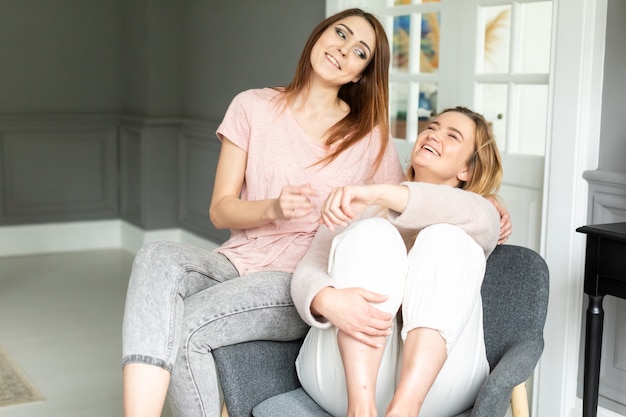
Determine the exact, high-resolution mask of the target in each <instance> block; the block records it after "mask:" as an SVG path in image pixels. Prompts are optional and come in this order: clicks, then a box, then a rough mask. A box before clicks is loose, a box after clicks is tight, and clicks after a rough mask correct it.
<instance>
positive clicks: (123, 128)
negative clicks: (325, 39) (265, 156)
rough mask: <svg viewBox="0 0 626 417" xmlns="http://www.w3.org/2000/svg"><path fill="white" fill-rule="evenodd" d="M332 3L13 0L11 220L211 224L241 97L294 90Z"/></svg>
mask: <svg viewBox="0 0 626 417" xmlns="http://www.w3.org/2000/svg"><path fill="white" fill-rule="evenodd" d="M324 9H325V4H324V2H323V1H321V0H317V1H311V0H297V1H296V0H267V1H262V2H260V1H256V0H229V1H217V0H188V1H182V2H181V1H179V0H55V1H53V2H52V1H49V0H21V1H19V2H16V1H12V0H0V10H2V13H0V37H1V39H3V42H2V43H0V66H1V71H0V74H1V76H0V225H8V224H28V223H41V222H59V221H74V220H98V219H109V218H118V217H119V218H122V219H125V220H127V221H129V222H131V223H133V224H136V225H138V226H140V227H142V228H144V229H159V228H169V227H183V228H186V229H188V230H191V231H193V232H196V233H198V234H200V235H202V236H205V237H208V238H212V239H215V240H221V239H223V238H224V237H225V236H226V233H225V232H224V231H216V230H214V229H213V228H212V226H211V225H210V222H209V219H208V213H207V210H208V203H209V201H210V195H211V190H212V184H213V174H214V169H215V163H216V161H217V155H218V152H219V142H218V141H217V139H216V138H215V134H214V132H215V129H216V127H217V125H218V124H219V122H220V120H221V118H222V116H223V114H224V112H225V110H226V107H227V106H228V104H229V103H230V100H231V99H232V97H233V96H234V95H235V94H236V93H237V92H239V91H242V90H244V89H247V88H252V87H264V86H274V85H283V84H286V83H288V82H289V81H290V80H291V77H292V76H293V70H294V68H295V65H296V62H297V59H298V58H299V56H300V51H301V48H302V47H303V45H304V42H305V40H306V37H307V36H308V34H309V33H310V31H311V29H312V28H313V27H314V26H315V24H317V23H318V22H319V21H320V20H321V19H323V17H324Z"/></svg>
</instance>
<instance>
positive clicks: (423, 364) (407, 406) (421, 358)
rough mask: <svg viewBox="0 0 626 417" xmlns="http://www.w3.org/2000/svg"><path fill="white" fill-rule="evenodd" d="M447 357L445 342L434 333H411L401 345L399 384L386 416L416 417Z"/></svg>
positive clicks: (424, 329)
mask: <svg viewBox="0 0 626 417" xmlns="http://www.w3.org/2000/svg"><path fill="white" fill-rule="evenodd" d="M446 358H447V351H446V342H445V340H444V339H443V337H441V334H439V332H438V331H437V330H434V329H428V328H424V327H418V328H416V329H413V330H411V331H410V332H409V333H408V334H407V337H406V341H405V342H404V353H403V357H402V369H401V371H400V381H399V382H398V387H397V388H396V393H395V395H394V396H393V399H392V400H391V403H390V404H389V407H388V408H387V417H417V416H418V415H419V411H420V409H421V407H422V404H423V403H424V399H426V394H428V391H429V390H430V387H431V386H432V385H433V383H434V382H435V379H436V378H437V375H438V374H439V371H441V368H442V367H443V364H444V363H445V361H446Z"/></svg>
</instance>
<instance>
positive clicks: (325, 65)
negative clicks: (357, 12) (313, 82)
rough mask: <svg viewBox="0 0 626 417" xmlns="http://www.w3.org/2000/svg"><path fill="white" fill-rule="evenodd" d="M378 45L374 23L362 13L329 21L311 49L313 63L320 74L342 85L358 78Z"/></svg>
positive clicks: (329, 80) (316, 72)
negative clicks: (333, 21)
mask: <svg viewBox="0 0 626 417" xmlns="http://www.w3.org/2000/svg"><path fill="white" fill-rule="evenodd" d="M375 45H376V35H375V33H374V29H373V28H372V26H371V25H370V24H369V23H368V22H367V20H365V19H364V18H362V17H359V16H349V17H346V18H345V19H341V20H339V21H337V22H335V23H334V24H332V25H330V26H329V27H328V28H327V29H326V30H325V31H324V32H323V33H322V35H321V36H320V37H319V38H318V39H317V42H315V45H314V46H313V49H312V50H311V65H312V67H313V70H314V73H315V74H317V76H318V77H320V78H322V79H324V80H326V81H328V82H332V83H333V84H337V85H343V84H347V83H349V82H358V81H359V79H360V76H361V73H362V72H363V70H364V69H365V67H366V66H367V64H368V63H369V62H370V61H371V59H372V55H373V54H374V48H375Z"/></svg>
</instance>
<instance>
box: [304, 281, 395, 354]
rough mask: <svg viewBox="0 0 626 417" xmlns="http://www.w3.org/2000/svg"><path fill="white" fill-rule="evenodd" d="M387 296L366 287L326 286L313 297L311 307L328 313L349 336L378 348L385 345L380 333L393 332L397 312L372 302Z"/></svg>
mask: <svg viewBox="0 0 626 417" xmlns="http://www.w3.org/2000/svg"><path fill="white" fill-rule="evenodd" d="M387 298H388V297H387V296H386V295H382V294H378V293H374V292H371V291H367V290H365V289H363V288H343V289H337V288H333V287H326V288H324V289H322V290H321V291H320V292H319V293H318V294H317V295H316V296H315V298H314V299H313V302H312V303H311V311H312V312H313V314H314V315H319V316H323V317H325V318H326V319H327V320H328V321H330V322H331V323H332V324H333V325H334V326H336V327H337V328H338V329H339V330H341V331H343V332H344V333H345V334H347V335H348V336H350V337H352V338H354V339H356V340H358V341H359V342H361V343H364V344H366V345H368V346H371V347H374V348H377V347H381V345H380V336H388V335H390V334H391V330H392V324H393V323H392V319H393V315H392V314H390V313H386V312H384V311H382V310H379V309H377V308H376V307H373V306H372V305H371V304H370V303H381V302H383V301H385V300H387Z"/></svg>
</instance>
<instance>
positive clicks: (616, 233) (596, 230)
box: [576, 223, 626, 417]
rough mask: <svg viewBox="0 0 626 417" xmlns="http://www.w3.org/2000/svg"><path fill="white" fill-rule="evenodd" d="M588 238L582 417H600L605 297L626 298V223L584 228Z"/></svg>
mask: <svg viewBox="0 0 626 417" xmlns="http://www.w3.org/2000/svg"><path fill="white" fill-rule="evenodd" d="M576 231H577V232H580V233H584V234H586V235H587V251H586V256H585V281H584V291H585V294H587V297H588V298H589V306H588V308H587V327H586V335H585V368H584V376H583V417H596V416H597V414H598V387H599V385H600V359H601V355H602V330H603V325H604V309H603V308H602V300H603V299H604V296H605V295H612V296H615V297H620V298H624V299H626V223H610V224H596V225H589V226H582V227H579V228H578V229H576Z"/></svg>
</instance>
